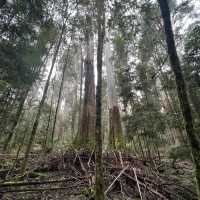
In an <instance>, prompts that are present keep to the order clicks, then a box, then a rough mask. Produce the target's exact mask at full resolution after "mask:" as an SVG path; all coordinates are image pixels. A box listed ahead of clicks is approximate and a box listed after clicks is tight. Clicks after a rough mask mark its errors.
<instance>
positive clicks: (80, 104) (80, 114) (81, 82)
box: [77, 49, 83, 136]
mask: <svg viewBox="0 0 200 200" xmlns="http://www.w3.org/2000/svg"><path fill="white" fill-rule="evenodd" d="M80 67H81V71H80V94H79V119H78V134H77V135H78V136H79V135H80V130H81V116H82V112H81V111H82V90H83V53H82V49H81V66H80Z"/></svg>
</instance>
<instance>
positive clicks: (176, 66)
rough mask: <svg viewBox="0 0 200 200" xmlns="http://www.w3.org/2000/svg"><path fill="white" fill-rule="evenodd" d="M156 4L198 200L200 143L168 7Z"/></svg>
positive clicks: (199, 195)
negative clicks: (183, 123)
mask: <svg viewBox="0 0 200 200" xmlns="http://www.w3.org/2000/svg"><path fill="white" fill-rule="evenodd" d="M158 3H159V5H160V10H161V14H162V18H163V22H164V29H165V35H166V43H167V50H168V54H169V59H170V64H171V68H172V71H173V72H174V75H175V79H176V86H177V93H178V98H179V102H180V107H181V110H182V114H183V117H184V121H185V128H186V132H187V136H188V139H189V142H190V148H191V154H192V157H193V162H194V167H195V172H196V181H197V192H198V199H199V200H200V141H199V139H198V136H197V134H196V133H195V130H194V126H193V118H192V113H191V108H190V104H189V100H188V96H187V92H186V85H185V81H184V78H183V75H182V70H181V67H180V62H179V58H178V55H177V51H176V46H175V41H174V35H173V31H172V24H171V19H170V10H169V5H168V2H167V0H158Z"/></svg>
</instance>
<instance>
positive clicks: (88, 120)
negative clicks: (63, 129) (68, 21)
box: [78, 16, 96, 146]
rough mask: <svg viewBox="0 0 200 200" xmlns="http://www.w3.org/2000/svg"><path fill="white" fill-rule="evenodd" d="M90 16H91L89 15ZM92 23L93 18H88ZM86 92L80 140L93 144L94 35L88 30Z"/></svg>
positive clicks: (82, 142) (85, 65)
mask: <svg viewBox="0 0 200 200" xmlns="http://www.w3.org/2000/svg"><path fill="white" fill-rule="evenodd" d="M88 18H91V17H90V16H88ZM87 21H89V22H88V23H90V26H92V24H91V19H89V20H87ZM85 37H86V58H85V63H84V67H85V93H84V102H83V111H82V117H81V124H80V136H79V138H78V140H80V142H78V143H79V144H80V145H81V144H82V145H83V146H87V145H89V146H93V145H94V137H95V118H96V116H95V115H96V113H95V110H96V108H95V84H94V36H93V33H92V31H91V30H87V31H86V36H85Z"/></svg>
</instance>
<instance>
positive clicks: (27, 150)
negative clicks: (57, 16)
mask: <svg viewBox="0 0 200 200" xmlns="http://www.w3.org/2000/svg"><path fill="white" fill-rule="evenodd" d="M64 31H65V25H63V27H62V30H61V33H60V37H59V40H58V43H57V45H56V48H55V52H54V55H53V59H52V63H51V68H50V71H49V75H48V78H47V80H46V84H45V87H44V91H43V95H42V99H41V101H40V103H39V107H38V111H37V114H36V118H35V121H34V124H33V129H32V131H31V135H30V138H29V142H28V145H27V148H26V152H25V157H24V161H23V163H22V167H21V173H24V171H25V169H26V164H27V161H28V157H29V154H30V151H31V147H32V144H33V142H34V139H35V135H36V132H37V128H38V123H39V120H40V115H41V111H42V107H43V105H44V101H45V99H46V95H47V91H48V88H49V83H50V80H51V75H52V72H53V68H54V65H55V62H56V58H57V55H58V52H59V49H60V45H61V42H62V37H63V34H64Z"/></svg>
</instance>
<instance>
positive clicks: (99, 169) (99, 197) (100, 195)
mask: <svg viewBox="0 0 200 200" xmlns="http://www.w3.org/2000/svg"><path fill="white" fill-rule="evenodd" d="M96 5H97V12H98V14H97V23H98V46H97V91H96V130H95V164H96V168H95V175H96V176H95V177H96V179H95V200H104V199H105V196H104V190H103V162H102V132H101V94H102V54H103V43H104V35H105V33H104V32H105V13H104V0H96Z"/></svg>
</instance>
